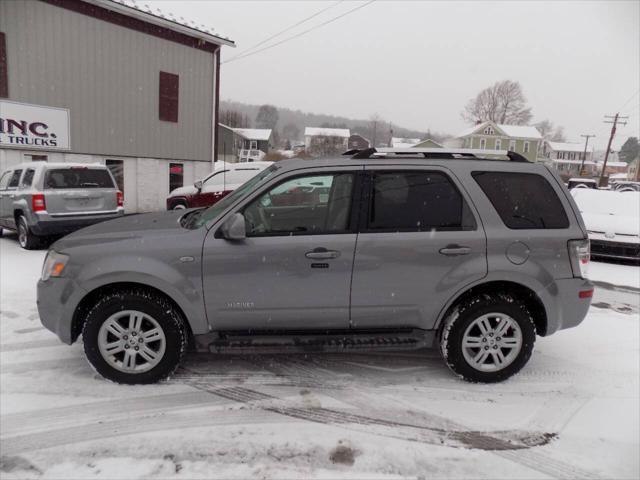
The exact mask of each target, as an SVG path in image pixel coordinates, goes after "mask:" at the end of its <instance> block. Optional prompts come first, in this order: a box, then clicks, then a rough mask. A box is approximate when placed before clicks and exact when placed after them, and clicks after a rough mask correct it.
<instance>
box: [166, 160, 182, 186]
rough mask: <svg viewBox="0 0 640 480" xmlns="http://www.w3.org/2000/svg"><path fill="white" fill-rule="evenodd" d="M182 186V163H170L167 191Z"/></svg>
mask: <svg viewBox="0 0 640 480" xmlns="http://www.w3.org/2000/svg"><path fill="white" fill-rule="evenodd" d="M182 186H184V165H182V164H181V163H170V164H169V193H171V192H172V191H174V190H175V189H176V188H180V187H182Z"/></svg>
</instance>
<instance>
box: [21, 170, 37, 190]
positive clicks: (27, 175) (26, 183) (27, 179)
mask: <svg viewBox="0 0 640 480" xmlns="http://www.w3.org/2000/svg"><path fill="white" fill-rule="evenodd" d="M35 173H36V171H35V170H34V169H33V168H29V169H27V171H26V172H24V177H22V182H20V188H26V187H30V186H31V184H32V183H33V176H34V175H35Z"/></svg>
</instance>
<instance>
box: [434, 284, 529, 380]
mask: <svg viewBox="0 0 640 480" xmlns="http://www.w3.org/2000/svg"><path fill="white" fill-rule="evenodd" d="M535 339H536V327H535V324H534V322H533V318H532V317H531V314H530V313H529V311H528V310H527V308H526V307H525V306H524V304H522V303H521V302H519V301H518V300H517V299H515V298H513V297H511V296H510V295H506V294H493V295H490V294H484V295H478V296H476V297H473V298H471V299H469V300H467V301H465V302H463V303H462V304H460V305H458V307H457V308H455V309H454V310H453V312H452V313H451V314H450V315H449V316H448V318H447V319H446V320H445V323H444V328H443V331H442V336H441V340H440V350H441V352H442V355H443V357H444V359H445V361H446V363H447V365H448V366H449V368H450V369H451V370H453V371H454V372H455V373H456V374H458V375H459V376H461V377H462V378H464V379H465V380H467V381H471V382H483V383H494V382H501V381H503V380H506V379H507V378H509V377H510V376H512V375H514V374H516V373H517V372H519V371H520V370H521V369H522V367H524V366H525V364H526V363H527V362H528V361H529V358H530V357H531V354H532V352H533V345H534V343H535Z"/></svg>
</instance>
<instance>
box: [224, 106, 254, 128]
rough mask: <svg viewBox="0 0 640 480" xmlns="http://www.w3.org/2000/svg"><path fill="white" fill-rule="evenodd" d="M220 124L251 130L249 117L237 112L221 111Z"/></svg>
mask: <svg viewBox="0 0 640 480" xmlns="http://www.w3.org/2000/svg"><path fill="white" fill-rule="evenodd" d="M220 123H224V124H225V125H227V126H228V127H231V128H249V117H247V116H246V115H243V114H242V113H240V112H238V111H237V110H220Z"/></svg>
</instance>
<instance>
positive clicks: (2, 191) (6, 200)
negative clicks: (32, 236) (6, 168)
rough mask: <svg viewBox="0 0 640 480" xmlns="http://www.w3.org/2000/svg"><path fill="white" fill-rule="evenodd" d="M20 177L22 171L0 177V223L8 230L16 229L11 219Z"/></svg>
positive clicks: (13, 220) (12, 218) (7, 173)
mask: <svg viewBox="0 0 640 480" xmlns="http://www.w3.org/2000/svg"><path fill="white" fill-rule="evenodd" d="M21 176H22V170H14V171H12V172H6V173H5V174H3V175H2V179H0V180H1V182H0V215H1V217H0V221H1V222H2V225H4V226H5V227H8V228H16V227H17V225H16V222H15V219H14V217H13V202H14V200H15V197H16V190H17V189H18V185H19V184H20V177H21Z"/></svg>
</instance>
